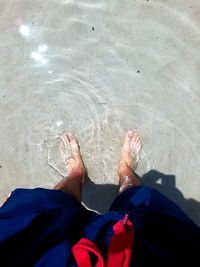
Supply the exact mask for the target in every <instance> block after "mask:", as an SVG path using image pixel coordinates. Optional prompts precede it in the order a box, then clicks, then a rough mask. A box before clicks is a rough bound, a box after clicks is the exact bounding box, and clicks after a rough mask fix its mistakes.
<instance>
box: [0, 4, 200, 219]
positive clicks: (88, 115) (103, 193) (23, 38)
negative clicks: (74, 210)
mask: <svg viewBox="0 0 200 267" xmlns="http://www.w3.org/2000/svg"><path fill="white" fill-rule="evenodd" d="M199 10H200V3H198V2H197V1H181V0H177V1H172V0H169V1H159V0H154V1H153V0H152V1H151V0H149V1H139V0H138V1H94V0H90V1H89V0H86V1H83V0H82V1H70V0H69V1H68V0H56V1H54V0H50V1H48V0H46V1H45V0H42V1H39V0H38V1H36V0H35V1H30V0H26V1H25V0H21V1H14V0H7V1H3V0H0V22H1V23H0V40H1V42H0V53H1V60H0V140H1V142H0V149H1V153H0V179H1V180H0V181H1V183H0V200H1V201H3V200H4V198H6V196H7V195H8V194H9V192H10V191H11V190H13V189H14V188H16V187H26V188H33V187H47V188H52V187H53V185H54V184H55V183H56V182H58V181H59V180H60V179H61V176H60V175H59V173H61V174H63V175H65V169H64V168H63V163H62V160H61V159H60V157H59V154H58V149H57V147H58V141H59V139H57V137H59V136H61V135H62V133H63V132H65V131H68V132H72V133H74V134H76V136H77V137H78V140H79V142H80V145H81V149H82V153H83V158H84V161H85V164H86V166H87V169H88V172H89V177H90V179H91V181H90V182H88V183H87V185H86V186H85V188H84V201H85V203H86V205H88V206H89V207H90V208H93V209H96V210H97V211H99V212H103V211H105V210H106V209H107V208H108V207H109V204H110V202H111V201H112V199H113V198H114V196H115V194H116V191H117V182H118V181H117V176H116V168H117V164H118V160H119V155H120V150H121V146H122V143H123V139H124V135H125V133H126V131H127V130H128V129H134V130H137V131H138V132H139V134H140V135H141V138H142V142H143V152H142V157H141V162H140V164H139V166H138V175H140V176H141V177H142V180H143V182H144V183H145V184H147V185H150V186H153V187H156V188H158V189H159V190H160V191H161V192H162V193H164V194H165V195H167V196H168V197H170V198H171V199H172V200H174V201H175V202H176V203H178V204H179V205H180V206H181V207H182V208H183V209H184V210H185V211H186V212H187V214H188V215H189V216H190V217H191V218H192V219H193V220H195V222H197V223H199V224H200V204H199V201H200V182H199V173H200V157H199V151H200V145H199V144H200V124H199V120H200V105H199V104H200V90H199V84H200V75H199V69H200V54H199V43H200V27H199V24H200V17H199ZM50 166H51V167H50ZM113 184H114V185H113Z"/></svg>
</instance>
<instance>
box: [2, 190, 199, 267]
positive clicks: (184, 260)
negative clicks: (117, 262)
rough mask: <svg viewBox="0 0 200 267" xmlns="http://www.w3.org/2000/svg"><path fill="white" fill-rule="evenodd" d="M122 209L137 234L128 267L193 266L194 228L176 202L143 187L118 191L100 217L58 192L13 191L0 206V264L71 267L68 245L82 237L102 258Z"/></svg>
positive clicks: (195, 252)
mask: <svg viewBox="0 0 200 267" xmlns="http://www.w3.org/2000/svg"><path fill="white" fill-rule="evenodd" d="M126 213H128V214H129V219H130V220H131V221H132V222H133V223H134V226H135V232H136V236H135V242H134V246H133V259H132V264H131V266H138V267H139V266H140V267H141V266H196V262H197V260H198V258H197V257H198V252H199V248H200V230H199V228H198V227H197V226H196V225H195V224H194V223H193V222H192V221H191V220H190V219H189V218H188V217H187V216H186V215H185V214H184V212H183V211H182V210H181V209H180V208H179V207H178V206H177V205H176V204H174V203H173V202H172V201H170V200H169V199H167V198H166V197H164V196H163V195H162V194H160V193H159V192H158V191H156V190H154V189H152V188H149V187H144V186H141V187H135V188H130V189H128V190H127V191H125V192H123V193H122V194H120V195H119V196H118V197H117V198H116V199H115V200H114V202H113V204H112V205H111V208H110V210H109V212H108V213H106V214H103V215H99V214H97V213H95V212H92V211H88V210H87V209H86V208H85V207H84V206H82V205H81V204H80V203H78V202H77V201H76V200H75V199H73V198H72V197H71V196H69V195H68V194H66V193H64V192H61V191H57V190H49V189H42V188H36V189H16V190H15V191H14V192H13V193H12V195H11V197H10V198H9V199H8V200H7V201H6V202H5V203H4V205H3V206H2V207H1V208H0V262H1V263H3V264H1V266H3V267H7V266H9V267H11V266H12V267H13V266H16V267H23V266H24V267H29V266H31V267H32V266H33V267H47V266H48V267H58V266H59V267H66V266H70V267H72V266H76V263H75V261H74V259H73V257H72V254H71V247H72V246H73V244H75V243H76V242H77V241H78V240H79V239H80V238H82V237H86V238H89V239H90V240H92V241H93V242H95V243H96V244H97V245H98V247H99V249H100V250H101V251H102V254H103V255H104V256H106V252H107V247H108V244H109V241H110V239H111V237H112V234H113V231H112V226H113V224H115V222H117V221H118V220H119V219H121V218H123V217H124V215H125V214H126Z"/></svg>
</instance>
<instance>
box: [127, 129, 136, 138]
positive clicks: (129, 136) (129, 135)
mask: <svg viewBox="0 0 200 267" xmlns="http://www.w3.org/2000/svg"><path fill="white" fill-rule="evenodd" d="M133 136H134V132H133V131H132V130H129V131H128V132H127V134H126V137H127V138H129V139H131V138H133Z"/></svg>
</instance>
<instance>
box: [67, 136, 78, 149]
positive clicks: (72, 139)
mask: <svg viewBox="0 0 200 267" xmlns="http://www.w3.org/2000/svg"><path fill="white" fill-rule="evenodd" d="M67 138H68V140H69V144H70V146H71V148H72V149H73V150H79V145H78V142H77V140H76V138H75V136H74V135H72V134H71V133H68V134H67Z"/></svg>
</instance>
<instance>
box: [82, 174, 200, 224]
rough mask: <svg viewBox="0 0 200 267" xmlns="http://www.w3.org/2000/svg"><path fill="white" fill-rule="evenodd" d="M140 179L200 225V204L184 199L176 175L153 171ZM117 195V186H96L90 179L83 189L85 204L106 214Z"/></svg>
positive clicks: (193, 200)
mask: <svg viewBox="0 0 200 267" xmlns="http://www.w3.org/2000/svg"><path fill="white" fill-rule="evenodd" d="M139 178H140V180H141V181H142V184H143V185H146V186H150V187H153V188H155V189H157V190H158V191H160V192H161V193H162V194H163V195H165V196H166V197H168V198H169V199H171V200H172V201H174V202H175V203H176V204H177V205H178V206H179V207H181V208H182V209H183V210H184V211H185V212H186V214H187V215H188V216H189V217H190V218H191V219H192V220H193V221H194V222H195V223H196V224H198V225H200V203H199V202H198V201H197V200H195V199H192V198H189V199H185V198H184V196H183V194H182V193H181V191H180V190H179V189H177V188H176V178H175V175H173V174H164V173H161V172H159V171H156V170H151V171H149V172H147V173H146V174H144V175H143V176H142V177H139ZM117 193H118V186H117V185H114V184H95V183H93V182H92V181H91V180H90V179H89V178H88V181H87V182H86V184H85V186H84V187H83V203H84V204H85V205H86V206H87V207H88V208H89V209H92V210H95V211H97V212H99V213H104V212H106V211H108V209H109V207H110V205H111V203H112V201H113V200H114V199H115V197H116V196H117Z"/></svg>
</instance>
